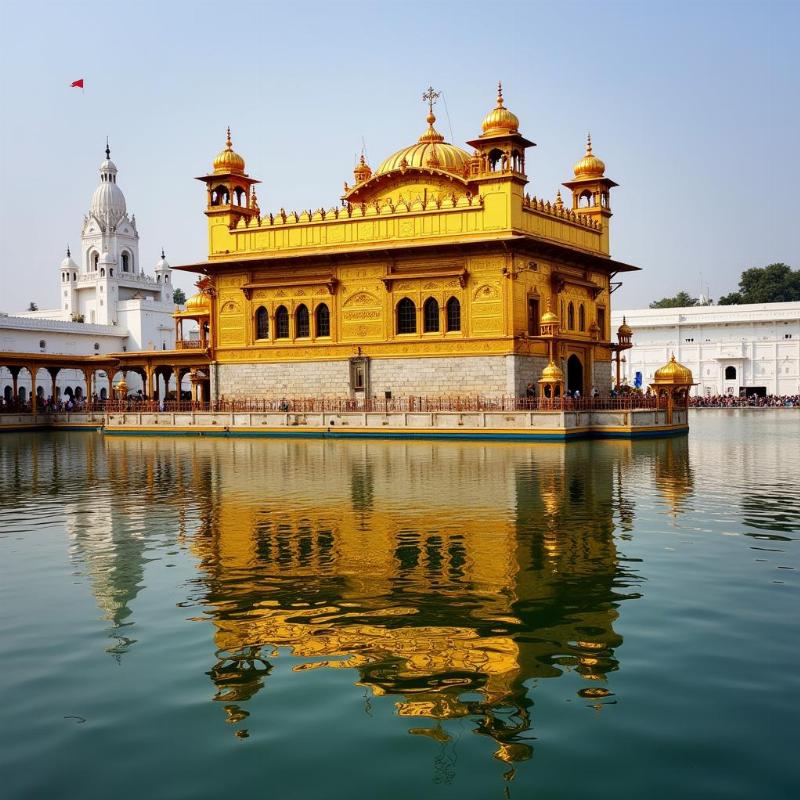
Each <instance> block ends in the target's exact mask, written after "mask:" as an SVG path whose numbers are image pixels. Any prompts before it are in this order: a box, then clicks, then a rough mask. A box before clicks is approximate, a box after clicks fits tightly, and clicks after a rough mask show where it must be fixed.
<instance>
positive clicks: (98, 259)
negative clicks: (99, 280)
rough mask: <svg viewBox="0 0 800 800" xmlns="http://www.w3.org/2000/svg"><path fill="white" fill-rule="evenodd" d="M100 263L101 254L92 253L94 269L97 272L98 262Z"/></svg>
mask: <svg viewBox="0 0 800 800" xmlns="http://www.w3.org/2000/svg"><path fill="white" fill-rule="evenodd" d="M98 261H100V254H99V253H92V261H91V264H92V269H93V270H94V271H95V272H96V271H97V262H98Z"/></svg>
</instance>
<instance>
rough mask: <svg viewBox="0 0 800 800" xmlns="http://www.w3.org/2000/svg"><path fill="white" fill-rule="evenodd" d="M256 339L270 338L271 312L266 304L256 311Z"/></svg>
mask: <svg viewBox="0 0 800 800" xmlns="http://www.w3.org/2000/svg"><path fill="white" fill-rule="evenodd" d="M256 339H269V314H267V309H266V308H264V306H260V307H259V309H258V310H257V311H256Z"/></svg>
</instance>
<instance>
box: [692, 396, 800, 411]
mask: <svg viewBox="0 0 800 800" xmlns="http://www.w3.org/2000/svg"><path fill="white" fill-rule="evenodd" d="M689 405H690V406H692V407H693V408H800V394H768V395H764V396H761V395H757V394H751V395H743V396H742V397H739V396H738V395H732V394H712V395H707V396H700V395H698V396H697V397H690V398H689Z"/></svg>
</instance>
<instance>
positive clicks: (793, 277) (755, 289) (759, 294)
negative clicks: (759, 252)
mask: <svg viewBox="0 0 800 800" xmlns="http://www.w3.org/2000/svg"><path fill="white" fill-rule="evenodd" d="M792 300H800V269H792V268H791V267H790V266H788V265H786V264H782V263H779V264H770V265H769V266H766V267H752V268H751V269H746V270H745V271H744V272H743V273H742V277H741V278H740V279H739V291H738V292H731V293H730V294H726V295H725V296H724V297H720V299H719V304H720V305H721V306H733V305H740V304H741V303H784V302H790V301H792Z"/></svg>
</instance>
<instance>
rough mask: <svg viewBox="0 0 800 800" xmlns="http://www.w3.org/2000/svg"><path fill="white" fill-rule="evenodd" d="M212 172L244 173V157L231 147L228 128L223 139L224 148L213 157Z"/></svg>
mask: <svg viewBox="0 0 800 800" xmlns="http://www.w3.org/2000/svg"><path fill="white" fill-rule="evenodd" d="M214 172H239V173H244V159H243V158H242V157H241V156H240V155H239V154H238V153H237V152H236V151H235V150H234V149H233V142H231V129H230V128H228V135H227V139H226V140H225V149H224V150H221V151H220V152H219V154H218V155H217V157H216V158H215V159H214Z"/></svg>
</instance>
